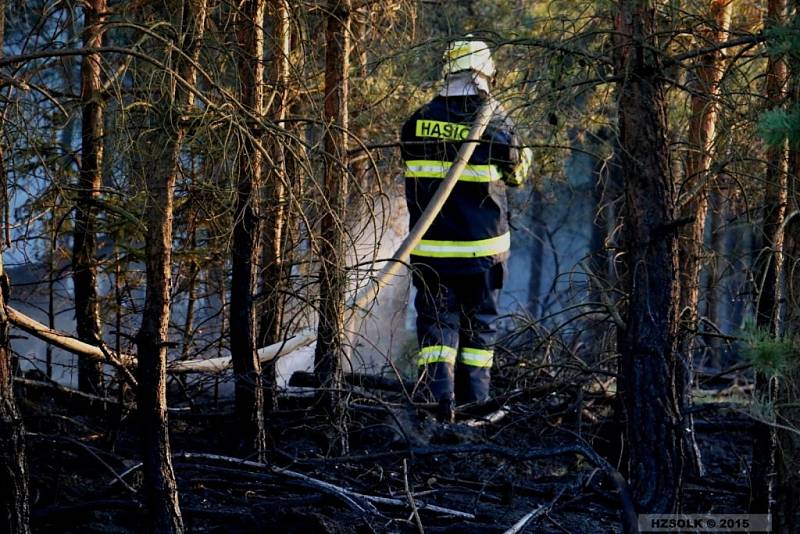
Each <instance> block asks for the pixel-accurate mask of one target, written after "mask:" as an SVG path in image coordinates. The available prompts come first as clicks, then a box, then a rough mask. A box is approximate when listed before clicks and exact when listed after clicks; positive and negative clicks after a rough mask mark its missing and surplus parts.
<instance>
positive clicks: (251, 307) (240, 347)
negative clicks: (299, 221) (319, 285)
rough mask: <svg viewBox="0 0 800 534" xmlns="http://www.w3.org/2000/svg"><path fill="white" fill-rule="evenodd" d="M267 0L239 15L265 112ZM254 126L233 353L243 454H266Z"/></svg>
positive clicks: (255, 104) (248, 100)
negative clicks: (258, 329)
mask: <svg viewBox="0 0 800 534" xmlns="http://www.w3.org/2000/svg"><path fill="white" fill-rule="evenodd" d="M265 7H266V1H265V0H246V1H245V2H243V3H242V4H241V7H240V11H239V12H238V13H237V15H236V17H237V19H236V38H237V41H238V45H239V48H240V50H239V76H240V78H241V87H242V104H243V105H244V106H246V107H247V108H248V109H249V110H250V111H251V112H252V113H253V114H254V115H256V116H261V115H262V114H263V100H264V98H263V90H264V63H263V58H264V29H263V21H264V10H265ZM256 136H257V131H256V130H255V125H254V127H253V129H251V131H250V132H249V134H248V135H247V136H246V137H245V138H244V139H243V140H242V146H241V150H240V153H239V155H238V161H237V169H238V170H237V173H238V180H237V196H236V211H235V223H234V227H233V248H232V258H231V266H232V274H231V306H230V310H231V312H230V330H231V357H232V360H233V372H234V375H235V379H236V382H235V386H236V387H235V401H234V404H235V408H234V409H235V411H236V418H237V420H238V422H239V427H238V430H239V436H238V438H239V443H238V447H239V449H240V452H242V453H244V454H255V455H256V456H257V457H258V459H259V460H261V459H263V457H264V449H265V446H266V444H265V439H266V434H265V430H264V389H263V387H262V384H261V364H260V362H259V360H258V356H257V354H256V350H257V349H258V347H257V346H256V345H257V339H256V335H257V332H256V315H255V313H256V310H255V300H254V298H253V293H254V289H255V283H256V276H257V269H256V266H257V265H258V259H259V250H260V249H259V224H260V223H259V203H260V199H259V193H260V188H261V173H262V168H263V155H262V154H261V152H260V151H259V150H258V149H257V148H256V142H255V138H256Z"/></svg>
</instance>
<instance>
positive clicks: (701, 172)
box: [679, 0, 733, 333]
mask: <svg viewBox="0 0 800 534" xmlns="http://www.w3.org/2000/svg"><path fill="white" fill-rule="evenodd" d="M732 10H733V2H732V0H711V1H710V3H709V6H708V13H707V16H706V18H705V20H706V22H705V24H706V26H705V27H702V28H700V31H699V35H698V37H699V38H700V39H701V40H702V41H701V46H713V45H714V44H717V43H720V42H722V41H723V40H724V39H725V36H726V35H727V33H728V27H729V26H730V22H731V12H732ZM724 59H725V56H724V54H723V51H722V50H716V51H713V52H709V53H707V54H704V55H702V56H700V59H699V60H698V63H697V66H696V69H695V72H694V77H693V80H694V82H693V87H692V88H693V90H694V92H693V93H692V96H691V102H690V108H691V115H690V117H689V153H688V155H687V158H686V179H685V181H684V183H683V184H682V188H681V189H682V193H683V194H685V195H687V196H689V200H688V201H687V202H686V205H685V207H684V209H683V214H684V215H685V216H686V217H691V218H692V219H693V220H692V222H690V223H689V224H687V226H686V228H685V229H684V230H683V231H681V233H680V238H681V241H680V247H679V254H680V265H681V276H682V279H681V284H680V289H681V292H680V310H681V314H682V318H683V321H684V324H685V326H686V328H687V330H688V331H689V332H690V333H691V332H693V331H694V330H695V328H696V327H697V313H698V311H697V306H698V301H699V296H700V285H699V281H700V269H701V267H702V259H703V248H704V247H703V241H704V240H703V236H704V234H705V227H706V219H707V214H708V198H709V197H708V191H709V187H710V185H711V184H712V182H713V179H714V176H713V174H711V171H710V166H711V162H712V161H713V156H714V154H713V147H714V140H715V139H714V138H715V132H716V127H717V115H718V106H717V102H716V101H717V97H718V95H719V83H720V79H721V77H722V71H723V67H724Z"/></svg>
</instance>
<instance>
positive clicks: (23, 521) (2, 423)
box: [0, 1, 30, 534]
mask: <svg viewBox="0 0 800 534" xmlns="http://www.w3.org/2000/svg"><path fill="white" fill-rule="evenodd" d="M5 7H6V6H5V2H4V1H0V58H2V56H3V41H4V34H5V27H6V20H5ZM3 129H4V124H3V123H2V122H0V134H2V130H3ZM4 137H5V136H3V135H0V140H1V139H4ZM3 157H4V154H3V146H2V145H0V180H1V182H0V187H1V188H2V189H0V194H2V200H3V201H2V202H1V203H0V206H8V187H7V183H6V166H5V164H4V162H3ZM3 211H4V210H3ZM0 220H1V221H5V220H6V216H5V213H3V212H0ZM5 235H6V233H5V231H3V232H0V239H2V243H1V244H0V531H2V532H9V533H13V534H17V533H22V534H25V533H27V532H30V505H29V503H28V464H27V460H26V457H25V427H24V425H23V422H22V415H21V414H20V413H19V410H18V409H17V403H16V401H15V400H14V376H13V371H12V367H11V347H10V344H9V335H8V333H9V329H10V328H11V325H10V323H9V322H8V316H7V315H6V302H7V300H8V288H9V283H8V277H7V276H6V273H5V270H4V267H3V250H4V249H5V247H6V241H5Z"/></svg>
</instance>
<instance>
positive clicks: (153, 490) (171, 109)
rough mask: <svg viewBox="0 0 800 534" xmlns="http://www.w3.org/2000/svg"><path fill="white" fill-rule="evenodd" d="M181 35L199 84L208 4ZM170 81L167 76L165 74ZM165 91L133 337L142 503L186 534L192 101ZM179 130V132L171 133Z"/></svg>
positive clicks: (151, 140)
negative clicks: (185, 165) (172, 392)
mask: <svg viewBox="0 0 800 534" xmlns="http://www.w3.org/2000/svg"><path fill="white" fill-rule="evenodd" d="M180 6H181V9H182V12H181V13H180V16H179V20H181V21H182V24H184V25H185V26H183V27H179V28H178V31H179V35H180V36H181V41H180V43H179V45H178V46H181V48H182V50H183V52H184V53H185V54H186V55H187V56H188V57H189V58H191V59H192V60H194V61H188V60H185V59H181V60H178V61H177V73H178V74H179V75H180V76H181V77H182V78H183V79H184V80H186V81H187V82H188V83H189V84H192V85H193V84H194V80H195V75H196V72H195V71H196V69H195V67H194V62H196V61H197V58H198V56H199V49H200V43H201V41H202V39H203V32H204V29H205V18H206V0H187V1H186V2H184V3H182V4H180ZM166 74H168V73H166ZM167 81H168V83H165V84H164V85H162V86H161V87H162V90H166V92H167V94H165V95H161V96H162V98H160V99H159V101H158V106H159V111H160V112H161V113H160V114H159V115H160V116H151V119H152V121H153V124H152V128H149V129H148V132H147V133H145V134H143V135H142V138H141V139H140V146H139V147H138V149H139V151H140V152H139V156H140V157H141V158H143V161H142V163H144V164H145V166H143V167H142V168H140V170H139V172H141V173H143V174H142V175H143V176H144V177H145V184H146V190H147V196H146V200H147V209H146V210H145V221H144V222H145V225H146V232H145V271H146V281H147V290H146V293H145V303H144V310H143V313H142V324H141V327H140V329H139V332H138V334H137V336H136V344H137V349H138V367H137V371H138V380H139V388H138V389H139V391H138V395H137V401H138V409H139V420H140V424H141V439H142V459H143V464H144V466H143V473H144V485H145V499H146V503H147V508H148V513H149V525H148V527H149V530H150V531H152V532H183V519H182V517H181V512H180V506H179V503H178V489H177V485H176V482H175V473H174V471H173V469H172V459H171V451H170V442H169V426H168V420H167V397H166V388H167V381H166V370H167V344H168V342H169V317H170V299H171V286H172V269H171V267H172V235H173V204H174V192H175V183H176V180H177V176H178V173H179V171H180V155H181V146H182V144H183V139H184V135H185V130H184V127H183V126H181V124H182V121H181V120H180V119H181V118H182V117H184V116H185V115H186V113H188V112H189V111H190V109H191V106H192V103H193V101H194V98H193V96H192V93H191V92H189V91H188V90H187V88H185V87H183V86H182V85H180V84H179V83H178V82H177V81H176V80H175V78H174V76H168V79H167ZM172 125H174V126H172Z"/></svg>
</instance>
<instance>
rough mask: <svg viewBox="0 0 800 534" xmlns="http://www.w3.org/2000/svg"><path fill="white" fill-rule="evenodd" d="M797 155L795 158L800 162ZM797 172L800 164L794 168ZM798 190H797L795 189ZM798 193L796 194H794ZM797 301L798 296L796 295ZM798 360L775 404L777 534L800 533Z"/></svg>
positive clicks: (792, 244) (793, 253) (796, 239)
mask: <svg viewBox="0 0 800 534" xmlns="http://www.w3.org/2000/svg"><path fill="white" fill-rule="evenodd" d="M797 158H798V156H797V155H795V156H793V157H792V159H795V160H797ZM792 168H793V169H795V171H797V170H800V169H798V167H797V165H792ZM793 176H794V178H793V180H794V181H796V180H797V176H798V175H797V174H796V172H795V173H793ZM795 191H796V189H795ZM793 193H794V191H793ZM794 208H795V209H797V206H796V205H795V206H794ZM789 228H791V229H792V230H791V231H790V232H787V235H786V250H787V255H786V256H787V258H793V261H794V262H797V261H798V258H800V235H798V230H800V228H798V225H797V224H796V221H795V224H794V225H792V224H790V225H789ZM785 272H786V273H787V275H788V273H789V272H794V273H795V274H794V280H793V281H792V283H791V284H790V285H791V286H793V287H794V288H797V287H800V276H798V274H796V264H795V269H791V270H790V269H786V271H785ZM794 298H796V296H794ZM798 312H800V310H798V308H797V304H796V301H795V306H794V307H793V309H792V310H791V311H790V312H789V313H788V317H787V323H789V324H788V326H790V328H791V330H790V331H791V332H792V334H794V335H795V336H796V335H797V334H798V330H799V329H800V314H799V313H798ZM794 358H795V359H794V361H793V362H792V364H791V366H790V368H789V369H788V370H787V372H786V373H785V375H784V376H782V377H781V385H780V388H779V389H778V393H777V398H776V402H775V420H776V422H777V423H778V424H780V425H782V426H781V427H779V428H778V429H777V430H776V444H777V448H776V452H775V490H774V495H775V503H774V505H773V509H772V518H773V522H772V528H773V530H774V532H800V435H798V434H797V429H800V407H798V399H799V398H800V361H798V357H797V356H796V355H795V357H794Z"/></svg>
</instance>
